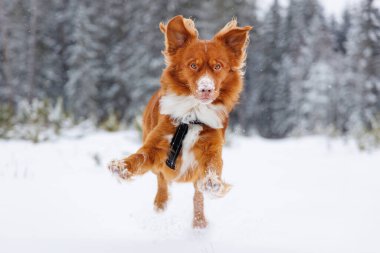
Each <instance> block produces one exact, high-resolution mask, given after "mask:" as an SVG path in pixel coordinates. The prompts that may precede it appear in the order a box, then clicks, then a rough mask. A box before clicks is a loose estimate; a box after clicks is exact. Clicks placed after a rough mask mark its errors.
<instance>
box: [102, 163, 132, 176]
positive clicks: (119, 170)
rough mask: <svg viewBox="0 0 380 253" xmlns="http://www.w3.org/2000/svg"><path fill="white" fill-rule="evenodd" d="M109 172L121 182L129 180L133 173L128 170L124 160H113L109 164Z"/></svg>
mask: <svg viewBox="0 0 380 253" xmlns="http://www.w3.org/2000/svg"><path fill="white" fill-rule="evenodd" d="M108 170H109V171H110V172H111V173H112V174H113V175H114V176H116V178H117V179H118V180H119V181H120V180H129V179H131V178H132V173H131V172H130V171H129V170H128V166H127V164H126V163H125V161H124V160H112V161H111V162H109V163H108Z"/></svg>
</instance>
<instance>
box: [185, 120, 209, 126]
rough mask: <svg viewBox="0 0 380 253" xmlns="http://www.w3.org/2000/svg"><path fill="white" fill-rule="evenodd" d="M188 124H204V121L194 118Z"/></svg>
mask: <svg viewBox="0 0 380 253" xmlns="http://www.w3.org/2000/svg"><path fill="white" fill-rule="evenodd" d="M184 124H186V123H184ZM188 124H194V125H203V124H204V123H203V122H201V121H199V120H192V121H190V122H189V123H188Z"/></svg>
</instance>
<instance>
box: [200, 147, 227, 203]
mask: <svg viewBox="0 0 380 253" xmlns="http://www.w3.org/2000/svg"><path fill="white" fill-rule="evenodd" d="M207 157H210V158H208V159H207V160H206V161H205V163H204V168H205V169H204V171H203V173H202V174H201V177H200V178H199V180H198V182H197V184H198V188H199V190H200V191H202V192H204V193H205V194H207V195H208V196H209V197H213V198H220V197H224V196H225V195H226V194H227V193H228V192H229V191H230V189H231V185H230V184H228V183H226V182H224V181H223V180H222V179H221V177H222V169H223V160H222V154H221V149H220V150H215V151H214V152H211V153H209V154H208V155H207V156H206V158H207Z"/></svg>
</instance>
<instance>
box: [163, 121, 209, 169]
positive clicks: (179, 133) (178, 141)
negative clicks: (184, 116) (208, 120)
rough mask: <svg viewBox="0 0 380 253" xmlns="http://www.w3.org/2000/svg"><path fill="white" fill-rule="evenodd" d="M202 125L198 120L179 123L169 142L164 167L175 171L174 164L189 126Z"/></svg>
mask: <svg viewBox="0 0 380 253" xmlns="http://www.w3.org/2000/svg"><path fill="white" fill-rule="evenodd" d="M203 124H204V123H203V122H201V121H199V120H193V121H189V122H188V123H183V122H181V123H180V124H179V125H178V126H177V128H176V130H175V133H174V135H173V137H172V140H171V142H170V149H169V153H168V159H166V165H167V166H168V167H169V168H171V169H172V170H175V163H176V161H177V157H178V155H179V153H180V152H181V149H182V142H183V140H184V139H185V137H186V134H187V132H188V130H189V125H203Z"/></svg>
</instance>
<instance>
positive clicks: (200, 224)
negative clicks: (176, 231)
mask: <svg viewBox="0 0 380 253" xmlns="http://www.w3.org/2000/svg"><path fill="white" fill-rule="evenodd" d="M207 225H208V222H207V220H206V218H205V217H204V216H199V217H194V218H193V228H195V229H204V228H206V227H207Z"/></svg>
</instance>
